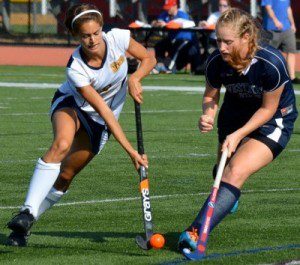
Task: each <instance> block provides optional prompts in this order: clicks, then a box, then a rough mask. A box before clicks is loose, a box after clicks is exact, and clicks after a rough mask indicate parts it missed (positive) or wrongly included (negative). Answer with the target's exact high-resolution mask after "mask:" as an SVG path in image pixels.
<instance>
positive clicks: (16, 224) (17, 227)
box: [7, 209, 34, 234]
mask: <svg viewBox="0 0 300 265" xmlns="http://www.w3.org/2000/svg"><path fill="white" fill-rule="evenodd" d="M33 222H34V217H33V215H32V214H31V213H30V212H29V210H28V209H26V210H24V211H22V212H19V213H18V214H17V215H16V216H15V217H13V218H12V219H11V220H10V222H8V223H7V227H8V228H9V229H11V230H13V231H14V232H16V233H19V234H27V233H28V232H29V230H30V228H31V226H32V225H33Z"/></svg>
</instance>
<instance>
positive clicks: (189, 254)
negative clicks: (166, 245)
mask: <svg viewBox="0 0 300 265" xmlns="http://www.w3.org/2000/svg"><path fill="white" fill-rule="evenodd" d="M182 254H183V255H184V256H185V257H186V258H187V259H189V260H201V259H203V258H204V257H205V254H204V253H201V252H200V251H199V250H197V249H196V250H195V251H194V252H191V251H190V250H189V249H188V248H184V249H183V250H182Z"/></svg>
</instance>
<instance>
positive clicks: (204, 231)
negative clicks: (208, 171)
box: [182, 148, 228, 260]
mask: <svg viewBox="0 0 300 265" xmlns="http://www.w3.org/2000/svg"><path fill="white" fill-rule="evenodd" d="M227 155H228V149H227V148H226V149H225V150H224V151H223V153H222V157H221V161H220V163H219V166H218V171H217V176H216V179H215V182H214V185H213V188H212V191H211V194H210V198H209V202H208V204H207V206H206V210H205V219H204V223H202V225H201V230H200V233H199V237H198V241H197V248H196V250H195V251H194V252H191V251H190V250H189V249H188V248H184V249H183V251H182V252H183V255H184V256H185V257H186V258H187V259H190V260H201V259H203V258H204V257H205V250H206V245H207V241H208V236H209V232H210V225H211V219H212V216H213V213H214V208H215V203H216V200H217V195H218V191H219V186H220V182H221V179H222V175H223V171H224V167H225V164H226V159H227Z"/></svg>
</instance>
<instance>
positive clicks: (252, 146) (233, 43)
mask: <svg viewBox="0 0 300 265" xmlns="http://www.w3.org/2000/svg"><path fill="white" fill-rule="evenodd" d="M216 32H217V43H218V49H217V50H216V51H215V52H214V53H213V54H211V56H210V57H209V59H208V61H207V66H206V90H205V93H204V97H203V105H202V108H203V115H202V116H201V117H200V120H199V128H200V131H201V132H202V133H207V132H210V131H211V130H212V129H213V126H214V123H215V116H216V113H217V109H218V102H219V98H220V89H221V87H222V86H224V87H225V89H226V93H225V96H224V101H223V104H222V107H221V109H220V112H219V115H218V122H217V124H218V136H219V154H218V158H220V153H221V150H225V149H226V148H227V149H228V151H229V152H228V160H227V165H226V167H225V170H224V172H223V176H222V182H221V185H220V189H219V193H218V196H217V202H216V204H215V208H214V209H215V210H214V213H213V217H212V221H211V229H210V231H211V230H212V229H213V228H214V227H215V226H216V225H217V224H218V223H220V222H221V221H222V219H223V218H224V217H225V216H226V215H227V214H228V213H230V211H231V209H232V208H233V206H234V205H235V204H236V202H237V201H238V199H239V197H240V193H241V192H240V190H241V188H242V186H243V184H244V183H245V181H246V180H247V179H248V178H249V177H250V176H251V175H252V174H253V173H255V172H257V171H258V170H260V169H261V168H263V167H265V166H267V165H268V164H270V163H271V162H272V161H273V160H274V159H275V158H276V157H277V156H278V155H279V154H280V152H281V151H282V150H283V149H284V148H285V147H286V145H287V143H288V141H289V139H290V137H291V134H292V131H293V127H294V122H295V120H296V118H297V114H298V113H297V109H296V104H295V94H294V91H293V87H292V83H291V80H290V77H289V74H288V70H287V67H286V62H285V60H284V57H283V56H282V54H281V53H280V52H279V51H277V50H276V49H274V48H272V47H270V46H266V47H261V46H259V45H258V34H259V28H258V25H257V23H256V22H255V21H254V19H253V18H252V17H251V16H250V15H249V14H248V13H246V12H244V11H241V10H239V9H230V10H227V11H225V12H224V13H223V14H222V15H221V17H220V18H219V20H218V22H217V27H216ZM206 204H207V201H206V202H205V203H204V205H203V207H202V209H201V210H200V212H199V214H198V215H197V217H196V219H195V220H194V221H193V222H192V224H191V225H190V226H189V227H188V228H187V230H186V231H184V232H183V233H182V234H181V236H180V239H179V248H180V249H183V248H190V249H191V250H194V249H195V248H196V242H197V239H198V232H199V231H200V228H201V225H202V222H203V218H204V217H205V209H206Z"/></svg>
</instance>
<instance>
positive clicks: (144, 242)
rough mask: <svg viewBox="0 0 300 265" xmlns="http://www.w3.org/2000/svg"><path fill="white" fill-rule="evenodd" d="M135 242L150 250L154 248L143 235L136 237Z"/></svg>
mask: <svg viewBox="0 0 300 265" xmlns="http://www.w3.org/2000/svg"><path fill="white" fill-rule="evenodd" d="M135 242H136V244H137V245H138V246H139V247H140V248H141V249H143V250H149V249H151V248H152V247H151V245H150V242H149V241H147V240H145V239H144V238H143V237H142V236H137V237H136V238H135Z"/></svg>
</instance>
